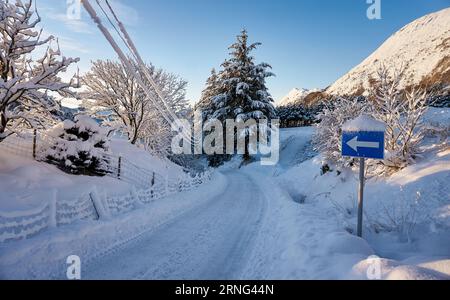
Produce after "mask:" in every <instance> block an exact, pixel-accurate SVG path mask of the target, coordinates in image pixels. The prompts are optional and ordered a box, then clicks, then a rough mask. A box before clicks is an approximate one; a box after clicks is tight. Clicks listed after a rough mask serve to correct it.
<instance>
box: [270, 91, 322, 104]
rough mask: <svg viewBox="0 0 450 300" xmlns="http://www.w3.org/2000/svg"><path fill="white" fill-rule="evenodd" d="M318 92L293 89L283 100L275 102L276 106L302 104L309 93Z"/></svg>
mask: <svg viewBox="0 0 450 300" xmlns="http://www.w3.org/2000/svg"><path fill="white" fill-rule="evenodd" d="M319 91H320V90H318V89H314V90H308V89H298V88H295V89H293V90H291V91H290V92H289V94H287V95H286V96H285V97H284V98H283V99H281V100H280V101H278V102H277V106H287V105H289V104H298V103H301V102H303V100H305V98H306V97H307V96H308V95H310V94H311V93H315V92H319Z"/></svg>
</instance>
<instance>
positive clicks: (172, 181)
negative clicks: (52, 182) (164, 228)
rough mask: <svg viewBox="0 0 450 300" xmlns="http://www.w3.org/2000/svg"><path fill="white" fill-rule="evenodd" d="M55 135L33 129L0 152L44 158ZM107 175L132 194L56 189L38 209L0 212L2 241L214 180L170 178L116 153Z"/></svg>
mask: <svg viewBox="0 0 450 300" xmlns="http://www.w3.org/2000/svg"><path fill="white" fill-rule="evenodd" d="M54 139H55V138H54V137H51V136H49V135H46V134H44V133H39V132H37V131H34V132H32V133H26V134H22V135H21V136H17V135H13V136H10V137H8V138H7V139H5V140H4V141H2V142H1V143H0V151H6V152H9V153H11V154H14V155H18V156H21V157H26V158H32V159H35V160H37V161H45V158H42V157H41V155H40V154H41V153H42V152H43V151H44V150H45V149H47V148H48V147H50V146H51V145H52V143H54ZM105 159H106V160H107V161H108V174H107V176H110V177H113V178H116V179H118V180H121V181H124V182H127V183H129V184H130V185H132V189H131V191H130V193H129V194H126V195H122V196H108V195H106V194H104V195H99V194H98V192H97V190H96V188H95V187H86V190H85V191H83V192H81V193H80V195H79V196H78V197H77V198H76V199H64V200H63V199H62V197H60V195H57V191H56V190H55V191H54V193H53V196H50V197H49V199H48V201H44V203H45V204H44V205H42V206H41V207H39V208H37V209H33V210H29V211H24V212H19V213H15V212H9V213H5V212H1V211H0V243H2V242H6V241H12V240H20V239H26V238H29V237H32V236H35V235H37V234H39V233H41V232H43V231H45V230H47V229H49V228H53V227H58V226H63V225H68V224H71V223H73V222H76V221H80V220H99V219H101V218H102V217H103V216H106V217H109V216H113V215H117V214H120V213H124V212H128V211H131V210H133V209H136V208H139V207H141V206H142V205H145V204H149V203H151V202H153V201H156V200H158V199H161V198H164V197H168V196H170V195H173V194H176V193H181V192H185V191H189V190H192V189H193V188H196V187H198V186H199V185H201V184H203V183H205V182H207V181H209V180H210V179H211V172H209V171H207V172H204V173H201V174H197V175H195V176H191V175H189V174H184V175H182V176H177V177H169V176H168V175H162V174H159V173H157V172H155V171H152V170H147V169H144V168H141V167H138V166H137V165H135V164H133V163H132V162H130V161H129V160H127V159H125V158H123V157H121V156H115V155H106V156H105Z"/></svg>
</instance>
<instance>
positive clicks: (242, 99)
mask: <svg viewBox="0 0 450 300" xmlns="http://www.w3.org/2000/svg"><path fill="white" fill-rule="evenodd" d="M260 45H261V43H253V44H249V42H248V34H247V31H246V30H242V32H241V34H240V35H239V36H237V41H236V42H235V43H234V44H232V45H231V46H230V47H229V49H230V50H231V52H230V56H231V57H230V58H229V59H227V60H226V61H225V62H224V63H223V64H222V68H223V69H222V70H221V71H220V72H219V74H218V75H217V78H215V77H213V76H211V78H210V80H208V84H209V83H211V84H213V88H211V89H206V90H207V92H208V93H209V92H213V94H214V96H212V97H211V103H209V102H205V103H207V105H206V106H207V107H208V109H207V110H206V118H211V119H218V120H220V121H222V122H225V120H227V119H233V120H235V121H242V122H246V121H248V120H249V119H255V120H261V119H271V118H275V117H276V111H275V108H274V105H273V102H274V100H273V98H272V96H271V95H270V93H269V92H268V88H267V86H266V78H268V77H271V76H274V74H273V73H272V72H270V71H269V70H270V69H271V66H270V65H269V64H267V63H260V64H255V61H254V57H253V56H252V55H251V52H252V51H253V50H255V49H256V48H257V47H258V46H260ZM207 96H208V97H209V96H210V95H209V94H207ZM224 125H225V124H224ZM256 129H257V128H249V130H247V131H246V138H247V140H248V138H249V136H250V135H252V134H256ZM249 158H250V156H249V149H248V141H247V142H246V147H245V155H244V159H246V160H247V159H249Z"/></svg>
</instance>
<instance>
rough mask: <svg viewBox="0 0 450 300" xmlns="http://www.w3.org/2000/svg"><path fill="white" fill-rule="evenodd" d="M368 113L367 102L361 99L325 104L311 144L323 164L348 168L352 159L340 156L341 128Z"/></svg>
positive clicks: (341, 100) (339, 100)
mask: <svg viewBox="0 0 450 300" xmlns="http://www.w3.org/2000/svg"><path fill="white" fill-rule="evenodd" d="M367 112H368V105H367V102H366V101H364V99H363V98H360V97H356V98H353V99H348V98H338V99H336V100H333V101H331V102H330V103H328V104H325V108H324V109H323V111H322V112H321V113H320V114H319V116H318V119H319V120H320V123H319V124H318V125H317V130H316V134H315V135H314V138H313V144H314V147H315V149H316V150H317V151H319V152H320V153H321V154H322V156H323V158H324V163H325V164H333V165H340V166H349V164H350V163H351V162H353V160H352V159H349V158H344V157H342V155H341V150H342V149H341V148H342V145H341V144H342V143H341V138H342V126H343V125H344V123H345V122H347V121H349V120H351V119H354V118H356V117H358V116H360V115H361V114H362V113H367Z"/></svg>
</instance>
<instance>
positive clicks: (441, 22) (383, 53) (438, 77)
mask: <svg viewBox="0 0 450 300" xmlns="http://www.w3.org/2000/svg"><path fill="white" fill-rule="evenodd" d="M380 63H384V64H385V65H386V66H388V67H396V68H400V67H401V66H402V65H403V67H404V68H405V72H406V75H407V76H406V79H405V80H404V82H402V86H403V87H406V86H410V85H416V84H420V83H425V84H427V85H432V84H435V83H440V82H446V83H447V84H450V8H447V9H444V10H441V11H439V12H436V13H433V14H429V15H427V16H424V17H422V18H420V19H418V20H416V21H414V22H412V23H410V24H408V25H406V26H405V27H403V28H402V29H401V30H400V31H398V32H397V33H395V34H394V35H393V36H391V37H390V38H389V39H388V40H387V41H386V42H385V43H384V44H383V45H382V46H381V47H380V48H379V49H378V50H376V51H375V52H374V53H373V54H372V55H370V56H369V57H368V58H367V59H366V60H364V61H363V62H362V63H361V64H360V65H358V66H357V67H355V68H354V69H352V70H351V71H350V72H349V73H347V74H346V75H344V76H343V77H342V78H340V79H339V80H337V81H336V82H335V83H334V84H333V85H331V86H330V87H329V88H328V89H327V90H326V92H327V93H328V94H332V95H353V94H358V93H361V92H363V90H367V89H368V88H369V87H370V84H369V81H370V79H371V78H376V71H377V68H378V67H379V65H380Z"/></svg>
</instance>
